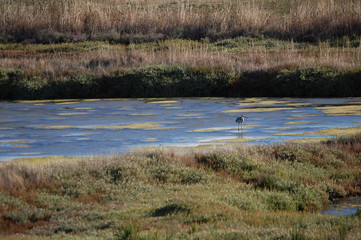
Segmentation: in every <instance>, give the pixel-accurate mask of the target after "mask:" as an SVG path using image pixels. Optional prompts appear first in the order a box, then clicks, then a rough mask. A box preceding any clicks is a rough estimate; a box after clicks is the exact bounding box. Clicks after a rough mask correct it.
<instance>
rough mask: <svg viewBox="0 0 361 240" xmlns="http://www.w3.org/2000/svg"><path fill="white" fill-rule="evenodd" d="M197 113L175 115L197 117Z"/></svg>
mask: <svg viewBox="0 0 361 240" xmlns="http://www.w3.org/2000/svg"><path fill="white" fill-rule="evenodd" d="M197 116H199V114H178V115H177V117H197Z"/></svg>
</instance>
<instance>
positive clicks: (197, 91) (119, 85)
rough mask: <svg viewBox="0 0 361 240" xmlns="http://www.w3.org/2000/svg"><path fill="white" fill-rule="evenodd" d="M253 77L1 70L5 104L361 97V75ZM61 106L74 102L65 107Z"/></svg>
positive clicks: (175, 70)
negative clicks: (51, 75)
mask: <svg viewBox="0 0 361 240" xmlns="http://www.w3.org/2000/svg"><path fill="white" fill-rule="evenodd" d="M248 74H249V76H246V75H245V74H238V73H230V72H228V71H225V70H222V69H218V68H212V67H185V66H166V65H161V66H149V67H142V68H133V69H128V70H120V71H117V72H114V73H112V74H110V75H104V76H95V75H78V74H74V75H72V76H67V77H62V78H59V79H55V80H54V79H53V80H52V79H47V78H42V77H40V76H35V77H28V76H27V74H26V73H25V72H23V71H20V70H16V71H13V70H1V69H0V98H1V99H12V100H15V99H56V98H57V99H59V98H65V99H66V98H98V97H119V98H129V97H202V96H228V97H229V96H234V97H240V96H293V97H316V96H317V97H331V96H333V97H335V96H337V97H345V96H347V97H351V96H361V92H360V91H361V90H360V89H361V85H360V84H361V81H360V80H359V79H361V77H360V76H361V71H360V69H358V70H336V69H329V68H305V69H296V70H287V71H285V70H270V71H265V72H258V73H256V72H253V73H248ZM58 104H69V102H66V101H61V102H58ZM273 110H277V108H275V109H273ZM237 111H238V110H237V109H236V110H227V111H225V112H237ZM240 111H248V112H249V111H264V109H241V110H240ZM326 111H327V109H326Z"/></svg>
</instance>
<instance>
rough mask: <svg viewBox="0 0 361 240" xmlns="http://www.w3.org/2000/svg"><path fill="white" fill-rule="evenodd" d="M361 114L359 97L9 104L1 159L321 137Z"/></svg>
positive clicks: (359, 124) (3, 115)
mask: <svg viewBox="0 0 361 240" xmlns="http://www.w3.org/2000/svg"><path fill="white" fill-rule="evenodd" d="M241 114H244V115H246V116H247V117H248V118H246V121H245V123H244V125H243V130H241V129H240V131H238V129H237V128H238V125H237V123H236V122H235V119H236V117H237V116H239V115H241ZM360 116H361V98H300V99H298V98H167V99H85V100H77V99H66V100H44V101H16V102H5V101H3V102H0V161H6V160H11V159H15V158H25V157H44V156H55V155H62V156H91V155H103V154H111V153H123V152H127V151H131V150H134V149H137V148H142V147H154V148H158V147H163V146H174V147H175V148H176V149H177V147H188V146H191V147H194V146H205V145H213V144H218V145H222V144H275V143H280V142H285V141H294V142H308V141H318V140H320V139H325V138H330V137H333V136H338V135H344V134H351V133H355V132H357V131H360V130H361V117H360ZM184 149H186V148H184ZM199 149H202V148H199Z"/></svg>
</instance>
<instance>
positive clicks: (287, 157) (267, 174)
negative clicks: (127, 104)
mask: <svg viewBox="0 0 361 240" xmlns="http://www.w3.org/2000/svg"><path fill="white" fill-rule="evenodd" d="M359 140H360V136H359V135H355V136H350V137H344V138H342V139H334V140H332V141H328V142H325V143H318V144H307V145H295V144H282V145H275V146H249V147H243V146H239V147H233V148H229V149H228V150H222V151H219V150H215V151H210V152H206V153H200V152H198V153H176V152H170V151H161V150H155V151H152V152H144V153H131V154H125V155H113V156H104V157H93V158H92V159H86V160H76V161H66V162H52V163H51V162H50V163H49V164H46V165H44V164H40V165H39V164H31V163H21V164H20V163H17V162H9V163H6V164H2V165H1V166H0V198H1V201H0V223H1V224H0V226H1V227H0V232H1V234H2V236H5V235H9V236H13V234H16V233H24V234H26V235H28V234H31V235H32V236H34V237H35V236H44V235H47V236H53V237H55V236H63V237H69V236H72V237H76V236H79V237H80V236H82V237H85V236H87V237H95V238H104V237H106V238H115V239H149V238H151V239H169V238H171V239H194V238H201V239H204V238H207V239H219V238H223V239H234V238H239V237H246V238H252V239H275V238H285V239H304V238H306V239H316V238H317V239H320V238H321V239H323V238H325V239H327V238H333V237H334V236H339V237H340V238H350V239H352V238H357V237H358V236H360V234H361V233H360V230H359V229H360V226H361V225H360V224H361V221H360V218H359V214H356V215H355V216H352V217H348V218H345V217H340V216H327V215H320V214H317V211H318V210H320V209H321V208H322V205H323V204H327V202H328V201H329V200H328V198H330V199H331V198H335V197H345V196H350V195H352V196H356V195H360V194H361V188H360V187H361V186H360V185H359V183H360V174H359V173H360V168H361V165H360V164H361V162H360V158H359V157H360V155H359V145H360V141H359ZM313 212H316V213H313ZM295 226H298V227H297V228H296V229H295Z"/></svg>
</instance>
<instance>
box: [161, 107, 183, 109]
mask: <svg viewBox="0 0 361 240" xmlns="http://www.w3.org/2000/svg"><path fill="white" fill-rule="evenodd" d="M181 108H183V107H165V109H181Z"/></svg>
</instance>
